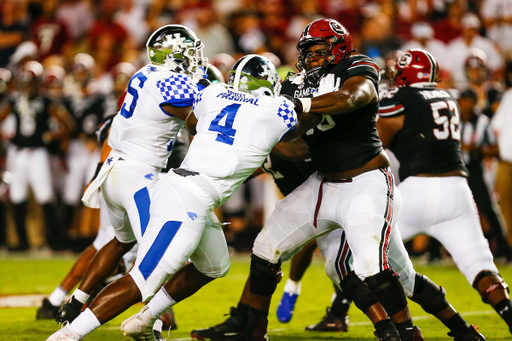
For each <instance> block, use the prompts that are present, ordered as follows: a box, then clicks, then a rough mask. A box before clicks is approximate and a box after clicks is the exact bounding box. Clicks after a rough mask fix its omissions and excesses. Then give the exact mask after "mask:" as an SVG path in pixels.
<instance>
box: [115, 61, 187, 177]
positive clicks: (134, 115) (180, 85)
mask: <svg viewBox="0 0 512 341" xmlns="http://www.w3.org/2000/svg"><path fill="white" fill-rule="evenodd" d="M196 94H197V86H196V84H195V83H194V82H193V81H192V80H191V79H190V78H188V77H187V76H186V75H184V74H179V73H176V72H172V71H169V70H167V69H164V68H161V67H158V66H153V65H146V66H144V67H143V68H142V69H140V70H139V71H138V72H137V73H136V74H135V75H133V77H132V78H131V79H130V82H129V83H128V92H127V94H126V97H125V99H124V103H123V105H122V107H121V110H120V111H119V114H118V115H116V117H115V118H114V121H113V122H112V128H111V129H110V136H109V140H108V144H109V146H110V147H112V149H114V150H116V151H118V152H122V153H124V154H126V155H128V156H130V157H132V158H134V159H137V160H139V161H142V162H145V163H147V164H149V165H151V166H154V167H157V168H165V165H166V163H167V159H168V158H169V156H170V154H171V151H172V145H173V142H174V139H175V138H176V134H177V133H178V132H179V130H180V129H181V128H182V127H183V125H184V122H183V121H182V120H181V119H179V118H177V117H174V116H171V115H169V114H168V113H166V112H165V111H164V110H163V109H162V105H164V104H170V105H172V106H175V107H188V106H191V105H192V104H193V102H194V98H195V96H196Z"/></svg>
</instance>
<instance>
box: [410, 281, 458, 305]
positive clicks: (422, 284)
mask: <svg viewBox="0 0 512 341" xmlns="http://www.w3.org/2000/svg"><path fill="white" fill-rule="evenodd" d="M411 299H412V300H413V301H414V302H416V303H418V304H419V305H420V306H421V307H422V308H423V310H425V311H426V312H427V313H429V314H436V313H438V312H440V311H441V310H443V309H446V308H448V307H449V306H450V302H448V300H447V299H446V291H445V290H444V289H443V287H440V286H438V285H437V284H435V283H434V282H432V281H431V280H430V278H428V277H427V276H424V275H422V274H419V273H416V279H415V284H414V294H413V296H412V298H411Z"/></svg>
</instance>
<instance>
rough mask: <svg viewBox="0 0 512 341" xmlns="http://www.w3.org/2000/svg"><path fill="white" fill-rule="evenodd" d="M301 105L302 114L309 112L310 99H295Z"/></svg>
mask: <svg viewBox="0 0 512 341" xmlns="http://www.w3.org/2000/svg"><path fill="white" fill-rule="evenodd" d="M297 99H298V100H299V101H300V102H301V103H302V112H309V111H310V110H311V98H297Z"/></svg>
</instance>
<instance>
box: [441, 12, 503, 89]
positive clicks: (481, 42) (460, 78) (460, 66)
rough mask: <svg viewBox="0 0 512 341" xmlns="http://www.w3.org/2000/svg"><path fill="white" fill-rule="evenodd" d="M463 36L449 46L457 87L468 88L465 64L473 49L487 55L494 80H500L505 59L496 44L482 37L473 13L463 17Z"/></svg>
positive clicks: (449, 55) (478, 20)
mask: <svg viewBox="0 0 512 341" xmlns="http://www.w3.org/2000/svg"><path fill="white" fill-rule="evenodd" d="M461 24H462V34H461V35H460V36H459V37H458V38H456V39H454V40H452V41H451V42H450V44H449V45H448V53H447V57H448V58H449V59H450V62H451V67H450V70H451V71H452V76H453V80H454V84H455V87H457V88H458V89H461V90H462V89H464V88H466V87H467V78H466V75H465V73H464V63H465V62H466V59H467V57H468V55H469V54H470V52H471V49H472V48H475V47H476V48H478V49H480V50H482V51H484V52H485V54H486V55H487V63H488V66H489V69H490V71H491V78H492V79H495V80H497V79H499V78H500V73H501V72H503V59H502V58H501V54H500V51H499V50H498V48H497V47H496V46H495V44H494V42H493V41H492V40H490V39H489V38H486V37H482V36H481V35H480V34H479V31H480V19H478V17H477V16H476V15H475V14H473V13H466V14H465V15H464V16H463V17H462V21H461Z"/></svg>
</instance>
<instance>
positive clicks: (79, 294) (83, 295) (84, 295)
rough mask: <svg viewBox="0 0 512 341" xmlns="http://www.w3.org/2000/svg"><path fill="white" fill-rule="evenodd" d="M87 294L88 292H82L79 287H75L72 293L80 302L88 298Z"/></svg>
mask: <svg viewBox="0 0 512 341" xmlns="http://www.w3.org/2000/svg"><path fill="white" fill-rule="evenodd" d="M89 296H90V295H89V294H87V293H85V292H83V291H82V290H80V289H76V290H75V292H74V293H73V297H75V298H76V299H77V300H78V302H80V303H85V302H86V301H87V300H88V299H89Z"/></svg>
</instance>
